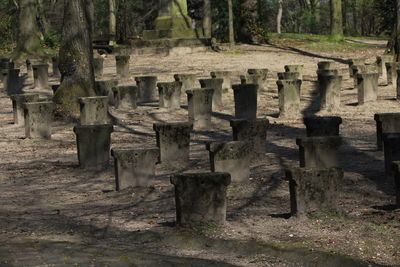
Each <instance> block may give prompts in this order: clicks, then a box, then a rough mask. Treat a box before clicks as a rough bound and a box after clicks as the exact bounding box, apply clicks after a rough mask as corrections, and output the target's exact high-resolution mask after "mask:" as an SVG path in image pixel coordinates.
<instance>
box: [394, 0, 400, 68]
mask: <svg viewBox="0 0 400 267" xmlns="http://www.w3.org/2000/svg"><path fill="white" fill-rule="evenodd" d="M395 26H396V37H395V45H394V51H395V53H396V57H395V60H396V61H400V0H396V25H395Z"/></svg>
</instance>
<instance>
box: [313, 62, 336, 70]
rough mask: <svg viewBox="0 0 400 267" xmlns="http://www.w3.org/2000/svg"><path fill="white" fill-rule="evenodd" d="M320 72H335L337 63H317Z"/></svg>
mask: <svg viewBox="0 0 400 267" xmlns="http://www.w3.org/2000/svg"><path fill="white" fill-rule="evenodd" d="M317 65H318V70H335V69H336V63H335V62H334V61H320V62H318V63H317Z"/></svg>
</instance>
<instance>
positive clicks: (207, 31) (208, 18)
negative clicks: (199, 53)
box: [203, 0, 212, 38]
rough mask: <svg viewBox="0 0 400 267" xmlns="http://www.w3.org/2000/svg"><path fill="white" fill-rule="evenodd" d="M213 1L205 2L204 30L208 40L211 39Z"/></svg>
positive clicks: (205, 0) (206, 0) (204, 0)
mask: <svg viewBox="0 0 400 267" xmlns="http://www.w3.org/2000/svg"><path fill="white" fill-rule="evenodd" d="M211 17H212V13H211V0H203V29H204V35H205V37H207V38H210V37H211V25H212V24H211Z"/></svg>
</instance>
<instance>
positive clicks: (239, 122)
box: [230, 119, 269, 157]
mask: <svg viewBox="0 0 400 267" xmlns="http://www.w3.org/2000/svg"><path fill="white" fill-rule="evenodd" d="M230 125H231V127H232V134H233V140H234V141H246V142H249V143H250V145H251V152H252V154H253V155H254V156H255V157H260V156H264V155H265V153H266V145H267V129H268V127H269V121H268V120H267V119H255V120H245V119H233V120H231V121H230Z"/></svg>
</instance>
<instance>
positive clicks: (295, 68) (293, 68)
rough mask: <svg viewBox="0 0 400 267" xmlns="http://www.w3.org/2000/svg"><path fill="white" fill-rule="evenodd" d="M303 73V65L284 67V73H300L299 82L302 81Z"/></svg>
mask: <svg viewBox="0 0 400 267" xmlns="http://www.w3.org/2000/svg"><path fill="white" fill-rule="evenodd" d="M303 71H304V66H303V65H286V66H285V72H298V73H300V77H299V79H300V80H303Z"/></svg>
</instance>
